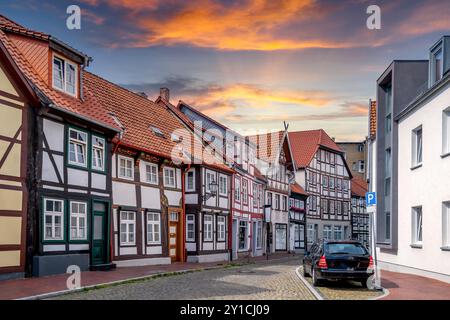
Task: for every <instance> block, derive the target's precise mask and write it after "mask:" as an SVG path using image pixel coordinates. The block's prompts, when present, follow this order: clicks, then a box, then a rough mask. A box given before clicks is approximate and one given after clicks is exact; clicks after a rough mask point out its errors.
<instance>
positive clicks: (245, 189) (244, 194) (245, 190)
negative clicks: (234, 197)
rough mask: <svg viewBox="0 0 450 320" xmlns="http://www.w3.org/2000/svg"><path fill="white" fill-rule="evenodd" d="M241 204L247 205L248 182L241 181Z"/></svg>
mask: <svg viewBox="0 0 450 320" xmlns="http://www.w3.org/2000/svg"><path fill="white" fill-rule="evenodd" d="M242 203H243V204H248V180H247V179H242Z"/></svg>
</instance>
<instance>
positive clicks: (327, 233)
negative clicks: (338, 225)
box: [323, 226, 333, 240]
mask: <svg viewBox="0 0 450 320" xmlns="http://www.w3.org/2000/svg"><path fill="white" fill-rule="evenodd" d="M323 238H324V239H325V240H331V239H333V231H332V229H331V226H323Z"/></svg>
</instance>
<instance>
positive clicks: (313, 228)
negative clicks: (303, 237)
mask: <svg viewBox="0 0 450 320" xmlns="http://www.w3.org/2000/svg"><path fill="white" fill-rule="evenodd" d="M318 229H319V226H318V225H317V224H310V223H308V225H307V232H308V244H312V243H313V242H314V241H316V240H317V236H318V232H317V230H318Z"/></svg>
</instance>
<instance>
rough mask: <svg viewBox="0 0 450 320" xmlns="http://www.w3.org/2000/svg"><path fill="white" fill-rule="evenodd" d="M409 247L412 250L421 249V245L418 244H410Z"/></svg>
mask: <svg viewBox="0 0 450 320" xmlns="http://www.w3.org/2000/svg"><path fill="white" fill-rule="evenodd" d="M409 246H410V247H411V248H413V249H422V248H423V245H422V244H419V243H411V244H410V245H409Z"/></svg>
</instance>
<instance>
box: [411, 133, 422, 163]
mask: <svg viewBox="0 0 450 320" xmlns="http://www.w3.org/2000/svg"><path fill="white" fill-rule="evenodd" d="M419 132H420V139H419ZM411 150H412V157H411V166H412V167H413V168H414V167H417V166H420V165H422V162H423V129H422V126H418V127H417V128H415V129H414V130H412V146H411ZM419 151H420V153H419Z"/></svg>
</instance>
